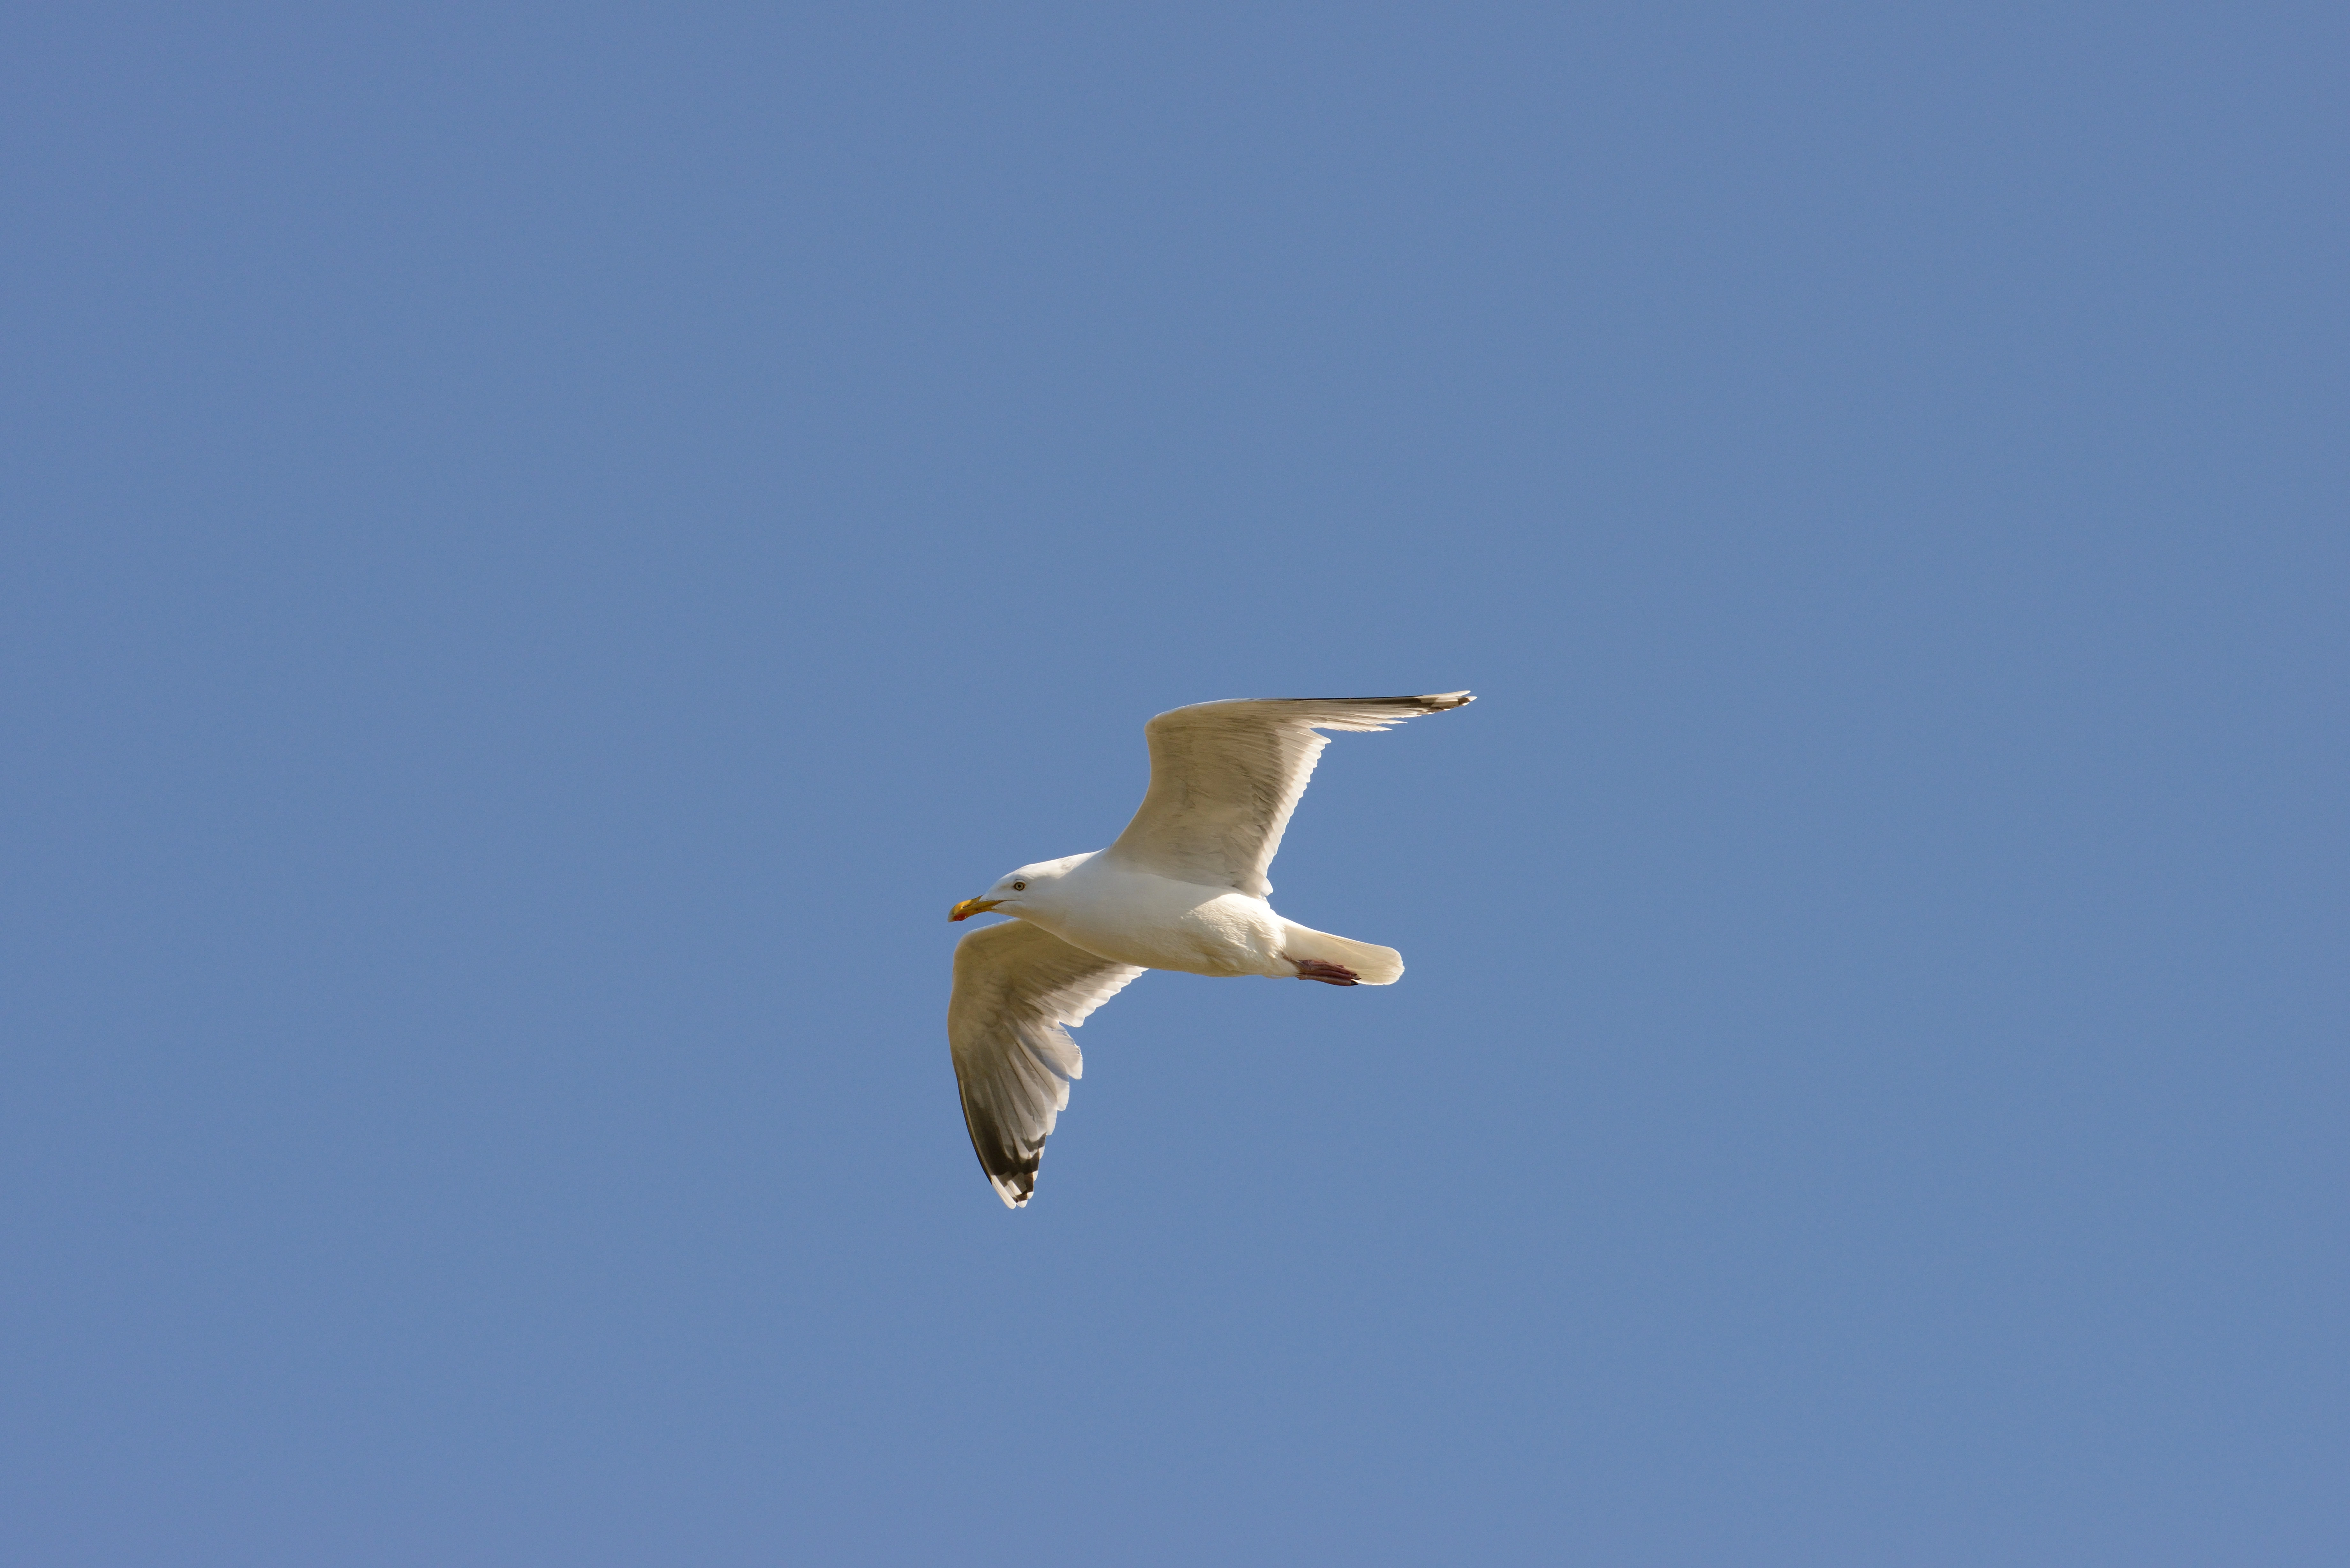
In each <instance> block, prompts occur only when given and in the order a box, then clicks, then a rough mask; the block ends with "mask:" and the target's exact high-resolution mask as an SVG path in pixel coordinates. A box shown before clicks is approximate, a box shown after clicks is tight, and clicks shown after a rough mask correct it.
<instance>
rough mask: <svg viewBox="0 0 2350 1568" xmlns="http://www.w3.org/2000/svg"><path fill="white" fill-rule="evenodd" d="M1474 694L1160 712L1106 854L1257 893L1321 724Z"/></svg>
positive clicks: (1398, 718)
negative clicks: (1136, 786) (1144, 787)
mask: <svg viewBox="0 0 2350 1568" xmlns="http://www.w3.org/2000/svg"><path fill="white" fill-rule="evenodd" d="M1473 701H1476V699H1475V698H1473V697H1471V696H1470V695H1469V693H1468V692H1466V691H1445V692H1440V693H1438V694H1437V695H1435V696H1432V697H1276V698H1267V699H1263V700H1260V701H1243V702H1200V703H1195V704H1193V705H1192V706H1191V707H1189V708H1178V709H1175V710H1174V711H1171V712H1166V713H1161V714H1159V717H1157V718H1156V719H1153V720H1151V721H1150V722H1149V725H1147V726H1146V727H1145V728H1144V731H1143V732H1144V733H1145V734H1146V735H1148V736H1149V739H1150V791H1149V794H1145V795H1144V796H1143V797H1142V809H1141V810H1139V811H1138V812H1136V813H1135V814H1134V820H1133V821H1132V822H1129V823H1128V824H1127V825H1126V831H1125V832H1124V833H1121V834H1119V835H1118V842H1117V843H1115V844H1113V845H1111V846H1109V849H1108V851H1107V853H1108V854H1110V855H1112V856H1115V857H1118V859H1120V860H1123V861H1125V862H1126V863H1127V864H1128V865H1130V866H1134V867H1139V868H1140V869H1142V870H1146V871H1155V872H1157V873H1158V874H1159V876H1161V877H1173V878H1174V879H1175V880H1177V881H1179V882H1196V883H1199V884H1201V885H1202V886H1204V887H1211V888H1235V889H1237V890H1238V891H1240V892H1243V893H1249V894H1253V895H1254V896H1255V897H1257V898H1263V897H1264V896H1265V895H1266V894H1268V893H1270V892H1272V891H1273V884H1272V883H1270V882H1268V881H1266V880H1265V879H1264V873H1265V868H1266V867H1269V866H1271V865H1272V864H1273V857H1274V851H1276V850H1278V849H1279V848H1280V847H1281V836H1282V833H1283V831H1284V829H1286V828H1287V827H1288V826H1289V814H1290V813H1291V812H1293V811H1295V810H1296V809H1297V797H1298V796H1299V795H1302V794H1305V781H1306V780H1307V779H1309V778H1312V777H1313V776H1314V763H1315V759H1316V758H1317V757H1319V756H1320V755H1321V754H1322V748H1323V747H1325V746H1326V745H1328V744H1329V743H1330V738H1329V737H1328V736H1327V735H1323V734H1319V733H1316V732H1317V731H1321V730H1384V729H1387V728H1388V727H1389V726H1391V725H1395V724H1400V723H1402V722H1404V721H1405V720H1406V719H1410V718H1416V717H1418V716H1419V714H1422V713H1440V712H1442V711H1444V710H1445V709H1447V708H1458V707H1461V706H1462V705H1463V704H1465V703H1469V702H1473Z"/></svg>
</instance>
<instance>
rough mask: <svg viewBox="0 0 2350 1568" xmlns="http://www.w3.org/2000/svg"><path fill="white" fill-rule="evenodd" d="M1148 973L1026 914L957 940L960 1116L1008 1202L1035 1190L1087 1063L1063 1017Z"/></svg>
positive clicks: (1079, 1014) (951, 1025) (954, 1030)
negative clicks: (1072, 941) (1049, 1140)
mask: <svg viewBox="0 0 2350 1568" xmlns="http://www.w3.org/2000/svg"><path fill="white" fill-rule="evenodd" d="M1141 972H1142V971H1140V970H1139V969H1137V968H1136V967H1135V966H1134V965H1132V964H1127V963H1112V962H1110V961H1109V960H1107V959H1105V958H1096V957H1095V956H1094V955H1093V954H1091V953H1089V952H1087V951H1085V950H1082V949H1079V948H1073V947H1071V946H1070V945H1069V944H1068V943H1066V942H1065V941H1063V940H1061V939H1060V938H1058V937H1056V936H1055V935H1054V934H1053V933H1052V932H1050V931H1048V930H1045V929H1042V928H1041V927H1037V926H1032V925H1030V924H1029V923H1028V922H1027V921H1025V920H1011V921H1007V922H1005V923H1004V924H1003V925H1000V926H985V927H983V928H981V929H978V930H975V931H973V932H972V933H971V935H969V936H967V937H965V938H963V940H962V941H960V942H957V943H956V944H955V958H954V998H953V1000H952V1001H951V1002H948V1003H947V1040H948V1043H949V1044H951V1045H952V1046H953V1047H954V1070H955V1083H956V1084H957V1085H959V1086H960V1087H961V1088H962V1119H963V1125H964V1126H966V1127H969V1128H970V1129H971V1147H972V1148H973V1149H974V1150H976V1151H977V1152H978V1154H979V1165H980V1168H981V1169H983V1170H984V1171H986V1172H987V1179H988V1180H989V1181H991V1182H993V1184H994V1186H995V1195H996V1196H997V1197H998V1198H1001V1199H1003V1201H1004V1205H1005V1206H1006V1207H1007V1208H1012V1209H1018V1208H1020V1207H1021V1206H1023V1205H1024V1204H1025V1203H1026V1202H1027V1201H1028V1195H1029V1194H1030V1193H1031V1192H1034V1191H1035V1190H1036V1162H1037V1161H1038V1160H1039V1159H1041V1158H1044V1154H1045V1138H1046V1137H1048V1136H1050V1134H1051V1133H1052V1131H1053V1123H1054V1121H1055V1119H1056V1118H1057V1117H1058V1116H1059V1115H1060V1113H1061V1108H1062V1107H1063V1106H1066V1105H1067V1104H1068V1103H1069V1081H1070V1080H1071V1079H1073V1078H1076V1077H1079V1076H1082V1075H1083V1074H1084V1072H1085V1057H1084V1056H1083V1055H1082V1054H1079V1053H1078V1050H1077V1043H1076V1041H1074V1040H1072V1039H1070V1038H1069V1032H1068V1030H1067V1029H1066V1028H1065V1027H1063V1026H1064V1025H1065V1024H1072V1023H1084V1022H1085V1021H1086V1015H1087V1013H1089V1012H1092V1011H1093V1010H1094V1009H1095V1008H1097V1007H1099V1006H1100V1005H1101V1004H1102V1003H1103V1002H1107V1001H1108V1000H1109V999H1110V998H1111V997H1113V996H1116V995H1117V994H1118V992H1121V991H1123V990H1125V989H1126V987H1127V983H1128V981H1131V980H1133V979H1134V977H1135V976H1136V975H1138V974H1140V973H1141Z"/></svg>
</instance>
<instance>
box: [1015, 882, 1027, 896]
mask: <svg viewBox="0 0 2350 1568" xmlns="http://www.w3.org/2000/svg"><path fill="white" fill-rule="evenodd" d="M1012 890H1013V891H1014V892H1015V893H1025V892H1026V891H1027V890H1028V884H1027V883H1025V882H1014V884H1012Z"/></svg>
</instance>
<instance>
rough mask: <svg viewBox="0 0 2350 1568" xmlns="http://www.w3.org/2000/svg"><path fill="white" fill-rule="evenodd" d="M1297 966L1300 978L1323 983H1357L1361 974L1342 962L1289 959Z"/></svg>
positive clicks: (1360, 978) (1360, 979)
mask: <svg viewBox="0 0 2350 1568" xmlns="http://www.w3.org/2000/svg"><path fill="white" fill-rule="evenodd" d="M1290 962H1292V963H1294V964H1295V965H1296V966H1297V978H1298V979H1300V980H1318V981H1321V982H1322V983H1323V984H1325V985H1359V984H1361V983H1362V976H1360V975H1358V974H1357V973H1356V972H1355V971H1353V970H1350V969H1348V968H1347V966H1346V965H1344V964H1336V963H1324V962H1323V961H1321V960H1320V959H1291V960H1290Z"/></svg>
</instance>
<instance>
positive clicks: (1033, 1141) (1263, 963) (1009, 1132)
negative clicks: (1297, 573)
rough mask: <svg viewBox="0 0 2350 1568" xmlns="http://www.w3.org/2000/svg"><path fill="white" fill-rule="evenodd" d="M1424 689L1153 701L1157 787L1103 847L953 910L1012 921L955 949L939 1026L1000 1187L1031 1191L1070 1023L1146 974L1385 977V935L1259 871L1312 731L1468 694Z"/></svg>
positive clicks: (1385, 719)
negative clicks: (1285, 892)
mask: <svg viewBox="0 0 2350 1568" xmlns="http://www.w3.org/2000/svg"><path fill="white" fill-rule="evenodd" d="M1471 701H1475V699H1474V698H1472V697H1471V695H1470V694H1469V693H1468V692H1466V691H1447V692H1440V693H1439V694H1437V695H1434V696H1426V697H1334V698H1311V697H1309V698H1273V699H1265V700H1258V701H1237V702H1201V703H1197V704H1194V705H1193V706H1191V707H1189V708H1178V709H1175V710H1174V711H1171V712H1167V713H1161V714H1159V716H1158V717H1157V718H1155V719H1153V720H1151V721H1150V722H1149V725H1148V726H1147V727H1146V729H1145V734H1146V735H1147V736H1148V737H1149V742H1150V788H1149V792H1148V793H1147V794H1144V796H1143V798H1142V805H1141V808H1140V809H1139V810H1138V811H1137V812H1136V813H1135V814H1134V820H1133V821H1131V822H1129V823H1128V824H1127V826H1126V831H1125V832H1124V833H1122V834H1120V835H1118V840H1117V842H1116V843H1114V844H1112V845H1111V846H1109V847H1108V848H1107V849H1104V850H1097V851H1095V852H1094V853H1092V854H1088V855H1072V856H1069V857H1066V858H1065V859H1061V860H1045V861H1038V862H1036V863H1035V864H1034V865H1029V866H1023V867H1020V868H1019V869H1018V870H1016V871H1014V872H1012V873H1010V874H1009V875H1007V876H1005V877H1003V878H1002V879H1001V880H1000V881H998V882H997V883H996V885H995V886H994V887H993V888H990V889H988V891H987V892H986V893H985V894H983V895H982V896H981V897H979V898H966V899H964V900H963V901H962V903H960V904H957V905H956V906H955V907H954V909H953V910H952V911H951V913H950V915H949V919H957V920H960V919H966V918H968V917H969V916H972V915H974V914H980V913H984V912H987V911H997V912H1001V913H1003V914H1006V915H1011V916H1014V917H1016V918H1015V919H1014V920H1013V921H1012V922H1011V923H1010V924H1008V925H1001V926H988V927H985V928H983V929H979V930H975V931H973V932H972V933H971V934H970V935H969V936H967V937H965V938H963V940H962V941H961V942H960V943H958V944H957V945H956V948H955V961H954V995H953V999H952V1001H951V1002H949V1004H948V1007H947V1039H948V1042H949V1044H951V1046H952V1047H953V1052H954V1067H955V1080H956V1082H957V1084H958V1085H960V1086H961V1089H962V1109H963V1120H964V1123H965V1124H966V1125H967V1126H968V1127H970V1129H971V1141H972V1148H973V1149H974V1150H976V1151H977V1153H978V1155H979V1163H980V1167H981V1168H982V1169H983V1170H985V1171H986V1172H987V1179H988V1180H989V1181H990V1182H991V1183H993V1186H994V1188H995V1191H996V1194H997V1196H998V1197H1000V1198H1002V1199H1003V1201H1004V1203H1005V1204H1006V1205H1007V1206H1009V1207H1011V1208H1014V1209H1017V1208H1020V1207H1022V1206H1023V1205H1024V1204H1025V1203H1026V1202H1027V1201H1028V1198H1029V1195H1030V1194H1031V1193H1032V1192H1034V1191H1035V1186H1036V1166H1037V1162H1038V1160H1039V1159H1040V1158H1042V1157H1043V1155H1044V1149H1045V1138H1046V1137H1049V1136H1050V1135H1051V1133H1052V1131H1053V1125H1054V1123H1055V1120H1056V1119H1057V1117H1058V1116H1059V1115H1060V1112H1061V1110H1062V1108H1063V1107H1065V1106H1067V1105H1068V1103H1069V1084H1070V1083H1071V1081H1073V1080H1074V1079H1076V1078H1077V1077H1078V1076H1079V1075H1081V1074H1082V1073H1083V1072H1084V1068H1085V1059H1084V1057H1083V1055H1082V1054H1080V1053H1079V1052H1078V1050H1077V1045H1076V1041H1074V1040H1072V1039H1070V1038H1069V1033H1068V1031H1069V1028H1070V1027H1071V1026H1074V1025H1076V1024H1078V1023H1083V1022H1084V1021H1085V1019H1086V1017H1087V1014H1088V1013H1090V1012H1093V1010H1094V1009H1096V1008H1097V1007H1099V1006H1100V1005H1101V1004H1102V1003H1103V1002H1107V1001H1108V1000H1109V999H1110V998H1111V997H1113V996H1115V995H1117V994H1118V992H1120V991H1122V990H1123V989H1125V987H1126V986H1127V985H1128V983H1129V982H1130V981H1132V980H1133V979H1134V977H1135V976H1137V975H1139V974H1140V973H1141V972H1142V971H1144V970H1146V969H1171V970H1180V971H1184V972H1186V973H1190V974H1206V975H1238V974H1258V975H1270V976H1274V977H1278V978H1284V979H1299V980H1318V981H1324V982H1326V983H1327V984H1331V985H1357V984H1363V985H1388V984H1392V983H1393V982H1394V981H1396V980H1397V979H1398V978H1399V976H1401V975H1402V973H1403V957H1402V955H1401V954H1399V953H1398V952H1397V951H1395V950H1393V949H1392V948H1383V947H1378V946H1375V945H1373V944H1371V943H1369V942H1358V941H1354V940H1350V939H1348V938H1346V937H1336V936H1332V935H1330V934H1329V933H1328V932H1326V931H1317V930H1315V929H1312V928H1310V927H1306V926H1301V925H1298V924H1296V923H1295V921H1292V920H1286V919H1283V918H1282V917H1281V916H1280V915H1278V914H1276V913H1275V912H1274V909H1273V906H1272V904H1271V903H1269V902H1268V901H1267V898H1268V896H1269V895H1270V894H1271V893H1272V891H1273V884H1272V883H1270V882H1268V881H1266V880H1265V875H1264V874H1265V870H1266V868H1267V867H1270V866H1271V865H1272V864H1273V857H1274V853H1275V852H1276V851H1277V850H1279V849H1280V847H1281V836H1282V834H1283V832H1284V830H1285V829H1286V828H1287V827H1288V826H1289V818H1290V814H1291V813H1292V812H1294V811H1295V810H1296V808H1297V800H1298V797H1299V796H1300V795H1302V794H1305V784H1306V781H1307V780H1308V779H1310V778H1312V777H1313V775H1314V764H1315V761H1316V760H1317V759H1318V758H1319V757H1320V756H1321V754H1322V748H1323V747H1324V746H1326V745H1328V744H1329V743H1330V741H1329V737H1328V736H1326V735H1324V734H1322V733H1320V732H1321V731H1323V730H1356V731H1368V730H1385V729H1388V728H1389V727H1391V726H1393V725H1396V724H1399V723H1401V722H1403V721H1405V720H1406V719H1409V718H1412V717H1415V716H1417V715H1419V714H1421V713H1439V712H1442V711H1445V710H1446V709H1448V708H1458V707H1461V706H1462V705H1463V704H1466V703H1468V702H1471Z"/></svg>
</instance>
